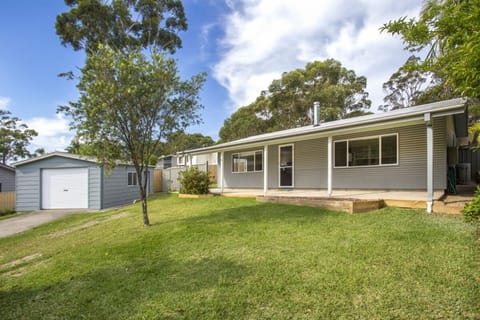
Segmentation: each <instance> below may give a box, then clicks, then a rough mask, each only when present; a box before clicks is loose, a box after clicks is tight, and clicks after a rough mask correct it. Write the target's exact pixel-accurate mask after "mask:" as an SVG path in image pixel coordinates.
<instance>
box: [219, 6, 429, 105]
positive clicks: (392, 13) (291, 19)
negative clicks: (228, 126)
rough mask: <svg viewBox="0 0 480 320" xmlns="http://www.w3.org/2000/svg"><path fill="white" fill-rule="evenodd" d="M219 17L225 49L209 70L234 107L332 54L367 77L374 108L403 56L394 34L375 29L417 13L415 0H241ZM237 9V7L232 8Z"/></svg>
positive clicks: (249, 100)
mask: <svg viewBox="0 0 480 320" xmlns="http://www.w3.org/2000/svg"><path fill="white" fill-rule="evenodd" d="M227 3H230V6H229V7H230V9H231V10H232V11H231V12H230V13H228V14H227V15H226V16H225V17H224V20H223V24H224V25H223V27H224V29H225V35H224V37H223V38H222V39H221V40H220V48H221V50H222V51H223V54H221V59H220V61H219V62H218V63H217V64H216V65H215V66H214V72H213V76H214V77H215V79H216V80H217V81H218V82H219V83H220V84H221V85H222V86H224V87H225V88H226V89H227V90H228V93H229V98H230V100H231V102H232V104H233V107H234V108H238V107H240V106H243V105H246V104H248V103H251V102H253V101H254V99H255V98H256V97H257V96H258V95H259V93H260V92H261V90H265V89H267V87H268V85H269V84H270V82H271V81H272V80H273V79H275V78H279V77H280V76H281V73H282V72H285V71H290V70H293V69H295V68H302V67H304V66H305V64H307V63H308V62H311V61H313V60H323V59H327V58H334V59H337V60H339V61H340V62H341V63H342V64H343V65H344V66H345V67H347V68H349V69H353V70H354V71H355V72H356V73H357V75H364V76H366V77H367V81H368V87H367V91H368V92H370V97H371V99H372V100H373V101H372V102H373V103H372V106H373V107H374V108H373V109H375V107H376V106H378V105H379V104H381V103H382V98H383V96H384V94H383V92H382V83H383V82H385V81H386V80H387V79H388V78H389V76H390V75H391V74H392V73H393V72H394V71H395V70H396V69H398V67H400V66H401V65H402V64H403V62H404V61H405V60H406V58H407V57H408V55H409V54H408V52H405V51H403V45H402V42H401V40H400V39H399V38H394V37H392V36H391V35H390V34H385V33H383V34H382V33H380V31H379V28H380V27H381V26H382V24H383V23H385V22H387V21H389V20H392V19H396V18H399V17H401V16H405V15H408V16H415V15H417V14H418V12H419V10H420V6H421V3H419V2H418V1H417V0H406V1H396V0H386V1H376V0H357V1H355V2H353V1H347V0H338V1H314V0H312V1H298V0H297V1H295V0H258V1H253V0H242V1H237V2H236V4H235V6H234V5H232V4H231V2H228V1H227ZM237 8H241V9H237Z"/></svg>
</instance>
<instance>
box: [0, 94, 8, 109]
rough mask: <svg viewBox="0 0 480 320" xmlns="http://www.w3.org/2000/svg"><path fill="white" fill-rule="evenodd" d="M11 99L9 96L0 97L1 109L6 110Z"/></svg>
mask: <svg viewBox="0 0 480 320" xmlns="http://www.w3.org/2000/svg"><path fill="white" fill-rule="evenodd" d="M10 101H11V99H10V98H8V97H0V109H3V110H6V109H8V107H9V105H10Z"/></svg>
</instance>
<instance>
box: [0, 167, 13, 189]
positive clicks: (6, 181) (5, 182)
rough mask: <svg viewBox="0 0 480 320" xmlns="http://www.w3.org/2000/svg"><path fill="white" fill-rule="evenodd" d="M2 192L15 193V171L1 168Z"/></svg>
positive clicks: (0, 181) (0, 182)
mask: <svg viewBox="0 0 480 320" xmlns="http://www.w3.org/2000/svg"><path fill="white" fill-rule="evenodd" d="M0 184H1V185H2V189H1V190H0V192H10V191H15V171H12V170H9V169H5V168H2V167H0Z"/></svg>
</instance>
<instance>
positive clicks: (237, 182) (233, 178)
mask: <svg viewBox="0 0 480 320" xmlns="http://www.w3.org/2000/svg"><path fill="white" fill-rule="evenodd" d="M258 150H263V148H261V147H260V148H253V149H245V150H241V152H246V151H258ZM238 152H239V151H234V152H225V154H224V157H225V160H224V164H225V168H224V171H223V174H224V187H225V188H261V187H263V171H261V172H241V173H240V172H237V173H233V172H232V154H234V153H238ZM218 176H219V177H220V174H218ZM219 185H220V184H219Z"/></svg>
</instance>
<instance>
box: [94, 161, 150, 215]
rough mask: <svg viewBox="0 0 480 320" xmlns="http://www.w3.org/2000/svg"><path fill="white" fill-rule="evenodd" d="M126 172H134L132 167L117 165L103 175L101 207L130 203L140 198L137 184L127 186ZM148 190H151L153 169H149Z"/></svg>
mask: <svg viewBox="0 0 480 320" xmlns="http://www.w3.org/2000/svg"><path fill="white" fill-rule="evenodd" d="M128 172H135V169H134V168H133V167H131V166H130V167H126V166H118V167H116V168H115V169H113V170H112V171H111V172H105V174H104V175H103V208H109V207H115V206H120V205H124V204H129V203H132V202H133V201H134V200H138V199H140V191H139V189H138V185H135V186H129V185H128V184H127V183H128V174H127V173H128ZM149 177H150V178H149V179H148V181H149V185H148V192H149V193H150V192H151V190H152V185H151V184H152V179H153V169H151V170H150V175H149Z"/></svg>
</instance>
